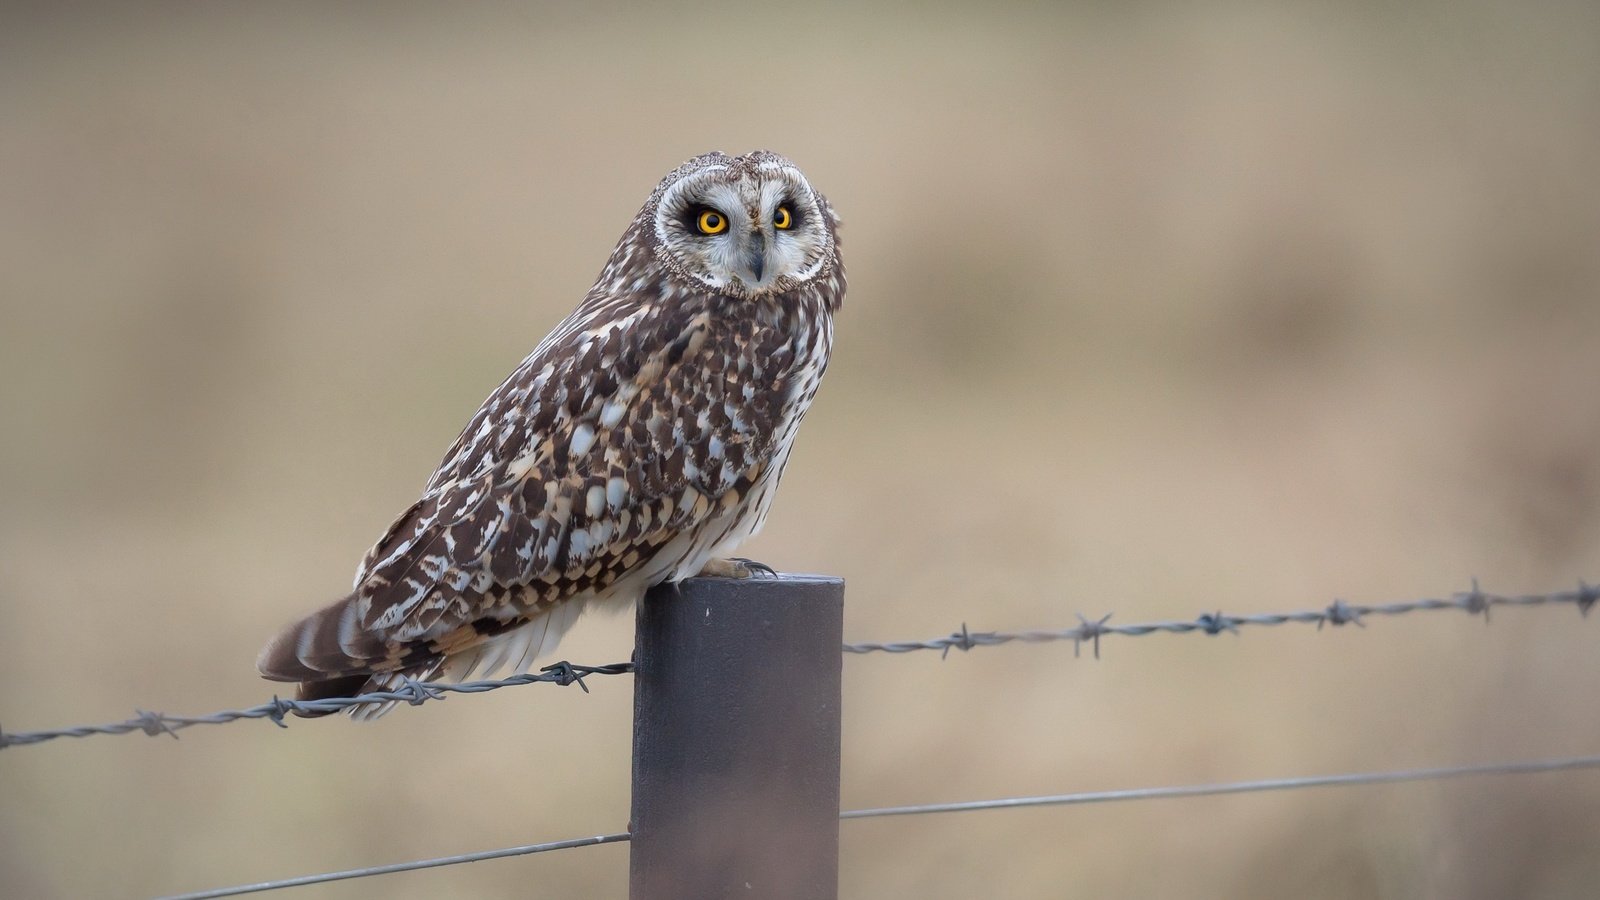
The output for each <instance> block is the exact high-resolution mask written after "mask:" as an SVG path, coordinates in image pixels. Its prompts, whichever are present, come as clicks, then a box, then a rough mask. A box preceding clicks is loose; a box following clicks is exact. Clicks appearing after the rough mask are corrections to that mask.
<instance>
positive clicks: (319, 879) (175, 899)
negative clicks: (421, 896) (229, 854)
mask: <svg viewBox="0 0 1600 900" xmlns="http://www.w3.org/2000/svg"><path fill="white" fill-rule="evenodd" d="M628 838H629V835H628V833H627V832H626V831H621V832H618V833H616V834H600V835H595V836H594V837H586V838H572V839H571V840H565V841H551V842H550V843H548V844H526V845H524V846H521V847H506V848H504V849H502V850H486V851H483V852H480V853H463V854H462V855H460V856H440V857H435V858H434V859H419V860H415V861H413V862H404V863H393V864H391V865H387V866H369V867H367V868H365V869H346V870H344V871H343V872H326V873H323V874H321V875H301V876H300V877H299V878H285V879H283V880H281V881H261V882H257V883H256V884H241V885H238V886H236V887H226V888H217V889H216V890H211V891H196V892H195V893H193V894H174V895H172V896H170V897H162V898H160V900H209V898H211V897H237V896H239V895H240V894H254V893H258V892H260V891H275V890H278V889H279V888H291V887H300V886H301V885H307V884H326V883H328V882H330V881H344V880H345V879H347V878H367V877H369V876H372V875H388V874H391V873H394V872H415V871H416V870H418V869H433V868H437V867H439V866H453V865H456V864H457V863H469V862H482V861H483V860H486V859H504V858H506V857H508V856H527V855H528V854H530V853H544V852H547V851H550V850H571V849H573V848H574V847H595V846H598V845H600V844H620V843H623V842H625V841H627V840H628Z"/></svg>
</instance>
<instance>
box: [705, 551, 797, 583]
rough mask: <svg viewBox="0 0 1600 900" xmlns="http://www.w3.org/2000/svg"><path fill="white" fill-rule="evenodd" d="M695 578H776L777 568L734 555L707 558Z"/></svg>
mask: <svg viewBox="0 0 1600 900" xmlns="http://www.w3.org/2000/svg"><path fill="white" fill-rule="evenodd" d="M695 577H696V578H777V577H778V570H777V569H774V568H773V567H771V566H769V565H767V564H766V563H760V562H756V561H755V560H753V559H745V558H744V557H742V556H735V557H731V558H729V559H711V560H707V561H706V564H705V565H704V566H701V567H700V571H699V572H698V573H697V574H696V575H695Z"/></svg>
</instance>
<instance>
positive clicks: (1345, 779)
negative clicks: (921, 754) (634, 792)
mask: <svg viewBox="0 0 1600 900" xmlns="http://www.w3.org/2000/svg"><path fill="white" fill-rule="evenodd" d="M1595 768H1600V755H1597V756H1577V757H1568V758H1564V759H1543V760H1529V761H1526V762H1511V763H1491V764H1488V765H1477V766H1452V767H1441V768H1430V769H1401V770H1397V771H1390V772H1353V773H1346V774H1343V775H1311V776H1306V777H1302V778H1269V779H1261V780H1257V781H1231V782H1222V783H1218V784H1189V785H1176V786H1171V787H1151V788H1131V789H1128V790H1119V791H1085V792H1080V793H1076V794H1054V795H1048V796H1039V797H1007V798H1002V799H998V800H969V801H965V802H958V803H927V804H923V805H920V806H886V807H880V808H876V809H854V810H848V811H846V812H842V813H840V814H839V818H840V819H874V818H882V817H887V816H915V815H927V814H932V813H950V812H971V811H974V810H980V809H1020V808H1023V807H1029V806H1079V805H1084V804H1089V803H1115V802H1120V801H1124V800H1160V799H1171V798H1182V797H1206V796H1214V795H1219V794H1246V793H1254V792H1258V791H1288V790H1301V789H1304V788H1314V787H1356V786H1360V785H1372V784H1392V783H1395V782H1401V781H1428V780H1435V779H1441V778H1462V777H1468V776H1484V775H1527V774H1534V773H1539V772H1562V771H1570V770H1574V769H1595ZM631 839H632V835H630V834H628V833H627V832H619V833H617V834H603V835H599V836H596V837H588V838H574V839H572V840H567V841H554V842H552V843H548V844H529V845H526V846H522V847H507V848H505V849H502V850H487V851H482V852H478V853H464V854H461V855H460V856H442V857H437V858H434V859H423V860H417V861H415V862H405V863H394V864H391V865H387V866H371V867H368V868H364V869H346V870H344V871H342V872H328V873H325V874H322V875H302V876H300V877H298V878H286V879H283V880H281V881H262V882H257V883H255V884H244V885H239V886H237V887H227V888H217V889H216V890H210V891H200V892H197V893H193V894H176V895H173V896H170V897H164V898H161V900H210V898H215V897H235V896H238V895H240V894H253V893H256V892H259V891H275V890H278V889H279V888H289V887H300V886H302V885H308V884H324V883H326V882H330V881H342V880H344V879H347V878H366V877H368V876H371V875H388V874H391V873H395V872H410V871H415V870H417V869H431V868H436V867H438V866H453V865H456V864H457V863H469V862H481V861H483V860H486V859H504V858H506V857H509V856H524V855H527V854H530V853H543V852H545V851H548V850H566V849H570V848H573V847H590V846H594V845H597V844H614V843H622V842H624V841H628V840H631Z"/></svg>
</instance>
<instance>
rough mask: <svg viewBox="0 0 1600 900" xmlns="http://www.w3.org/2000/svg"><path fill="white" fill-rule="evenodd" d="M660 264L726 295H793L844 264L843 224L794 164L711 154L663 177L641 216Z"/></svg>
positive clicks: (762, 153) (757, 155)
mask: <svg viewBox="0 0 1600 900" xmlns="http://www.w3.org/2000/svg"><path fill="white" fill-rule="evenodd" d="M639 224H640V225H641V226H643V229H642V230H643V231H644V233H645V239H646V243H647V244H648V245H649V246H650V249H651V251H652V252H653V253H654V254H655V256H656V260H657V261H658V262H659V263H660V264H661V265H663V266H665V267H666V268H667V269H668V270H669V271H671V272H672V273H674V274H675V275H677V276H679V277H680V278H684V279H688V280H690V281H692V282H696V283H697V285H696V286H703V287H704V288H709V289H710V290H713V291H716V292H717V293H720V294H727V295H731V296H735V297H758V296H763V295H766V294H774V293H778V292H782V291H788V290H793V289H794V288H797V287H799V286H801V285H803V284H805V283H806V282H809V281H812V280H813V279H815V278H818V277H819V276H822V275H824V274H826V273H828V272H829V271H830V270H831V269H832V268H833V267H834V266H835V265H836V263H837V258H838V244H837V239H836V237H835V233H834V228H835V226H836V224H837V221H836V219H835V217H834V214H833V210H832V209H831V208H830V207H829V206H828V201H827V200H825V199H824V198H823V197H822V195H821V194H818V193H817V192H816V191H814V190H812V188H811V183H810V182H808V181H806V177H805V176H804V175H802V174H800V170H799V169H797V168H795V165H794V163H792V162H790V161H789V160H787V159H785V158H784V157H782V156H779V155H778V154H776V153H772V152H769V151H766V150H758V151H755V152H753V153H748V154H746V155H744V156H727V155H724V154H722V153H707V154H705V155H704V156H697V157H695V158H694V159H691V160H689V161H688V162H686V163H684V164H683V165H682V166H679V167H678V168H677V169H676V170H675V171H673V172H672V173H671V174H669V175H668V176H667V177H666V178H664V179H662V181H661V184H660V185H659V186H657V187H656V190H655V193H654V194H652V195H651V197H650V201H649V202H648V203H646V204H645V207H644V209H643V210H642V211H641V213H640V221H639Z"/></svg>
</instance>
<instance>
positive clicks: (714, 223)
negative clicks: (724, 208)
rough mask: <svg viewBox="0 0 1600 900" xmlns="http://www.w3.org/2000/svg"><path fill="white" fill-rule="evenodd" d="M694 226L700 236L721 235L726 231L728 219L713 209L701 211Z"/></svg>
mask: <svg viewBox="0 0 1600 900" xmlns="http://www.w3.org/2000/svg"><path fill="white" fill-rule="evenodd" d="M694 224H695V227H697V228H699V229H700V233H701V234H721V233H723V232H724V231H727V230H728V218H727V217H726V216H724V215H723V214H722V213H719V212H717V211H716V210H714V209H706V210H701V212H700V215H699V216H697V217H696V218H695V220H694Z"/></svg>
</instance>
